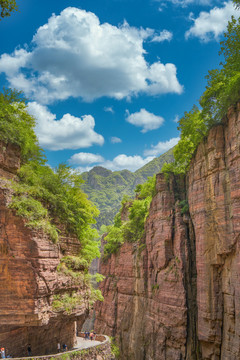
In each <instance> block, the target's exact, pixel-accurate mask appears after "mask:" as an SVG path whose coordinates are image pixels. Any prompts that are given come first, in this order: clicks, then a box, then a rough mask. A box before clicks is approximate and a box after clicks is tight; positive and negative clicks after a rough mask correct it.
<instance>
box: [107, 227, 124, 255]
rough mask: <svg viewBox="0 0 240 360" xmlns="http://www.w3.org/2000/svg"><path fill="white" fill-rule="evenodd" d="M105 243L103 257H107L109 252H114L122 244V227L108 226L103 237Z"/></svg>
mask: <svg viewBox="0 0 240 360" xmlns="http://www.w3.org/2000/svg"><path fill="white" fill-rule="evenodd" d="M104 240H105V241H107V243H106V244H105V245H104V258H107V257H108V256H109V255H110V254H116V253H117V251H118V250H119V249H120V246H121V245H122V244H123V242H124V240H123V233H122V229H121V228H119V227H115V226H111V225H110V226H109V229H108V234H107V236H106V237H105V239H104Z"/></svg>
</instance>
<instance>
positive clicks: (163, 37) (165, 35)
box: [151, 30, 173, 42]
mask: <svg viewBox="0 0 240 360" xmlns="http://www.w3.org/2000/svg"><path fill="white" fill-rule="evenodd" d="M172 37H173V34H172V32H170V31H168V30H163V31H161V32H160V34H159V35H155V36H154V37H153V38H152V40H151V41H152V42H163V41H171V40H172Z"/></svg>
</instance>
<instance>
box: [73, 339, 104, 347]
mask: <svg viewBox="0 0 240 360" xmlns="http://www.w3.org/2000/svg"><path fill="white" fill-rule="evenodd" d="M99 344H102V342H101V341H96V340H85V339H84V338H82V337H77V344H76V345H75V347H74V350H81V349H87V348H90V347H93V346H96V345H99Z"/></svg>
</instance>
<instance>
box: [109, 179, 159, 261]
mask: <svg viewBox="0 0 240 360" xmlns="http://www.w3.org/2000/svg"><path fill="white" fill-rule="evenodd" d="M155 186H156V176H153V177H152V178H151V177H148V181H147V182H146V183H145V184H142V185H138V186H137V187H136V190H135V192H136V193H137V198H136V199H135V200H131V201H129V198H127V197H125V198H124V199H123V201H122V207H121V209H120V212H119V213H118V214H117V215H116V216H115V221H114V225H110V226H108V228H107V230H108V234H107V236H106V237H105V238H104V240H105V241H106V244H105V246H104V259H107V258H108V257H109V256H110V255H111V254H116V253H117V252H118V250H119V248H120V247H121V245H122V244H123V243H124V242H125V241H128V242H138V241H139V240H140V239H141V238H142V236H143V233H144V225H145V220H146V218H147V216H148V211H149V207H150V203H151V201H152V197H153V195H154V193H155ZM126 210H127V211H128V221H125V222H122V221H121V212H122V211H126Z"/></svg>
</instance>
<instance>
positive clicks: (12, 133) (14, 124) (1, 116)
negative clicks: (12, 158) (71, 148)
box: [0, 90, 45, 162]
mask: <svg viewBox="0 0 240 360" xmlns="http://www.w3.org/2000/svg"><path fill="white" fill-rule="evenodd" d="M34 127H35V120H34V118H33V117H32V116H31V115H29V114H28V113H27V109H26V104H25V100H24V99H23V98H22V97H21V93H20V92H17V91H12V90H4V92H3V93H0V140H2V141H4V142H5V143H12V144H16V145H18V146H20V148H21V160H22V162H26V161H29V160H33V159H34V160H38V161H41V162H44V161H45V160H44V158H43V155H42V150H41V149H40V147H39V144H38V140H37V137H36V134H35V132H34Z"/></svg>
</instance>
